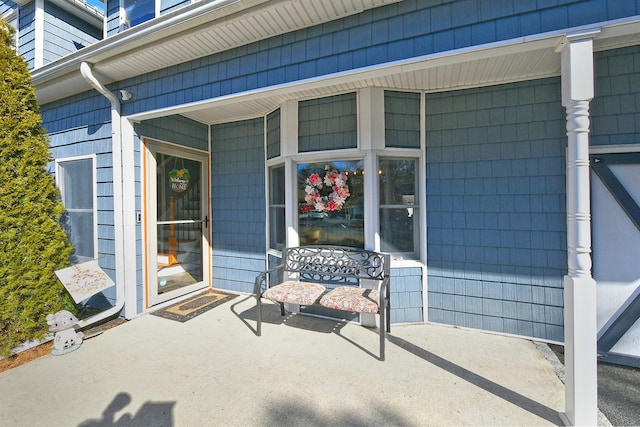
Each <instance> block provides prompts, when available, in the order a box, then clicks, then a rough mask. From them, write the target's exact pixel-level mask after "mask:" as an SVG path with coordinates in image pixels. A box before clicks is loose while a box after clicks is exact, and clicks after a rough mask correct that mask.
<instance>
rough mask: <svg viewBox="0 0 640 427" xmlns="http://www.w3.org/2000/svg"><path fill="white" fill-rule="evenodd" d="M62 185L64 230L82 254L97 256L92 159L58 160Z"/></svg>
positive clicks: (83, 256) (75, 253)
mask: <svg viewBox="0 0 640 427" xmlns="http://www.w3.org/2000/svg"><path fill="white" fill-rule="evenodd" d="M58 171H59V173H60V177H59V185H60V193H61V195H62V203H63V204H64V206H65V209H66V212H65V221H64V223H65V224H64V225H65V230H66V232H67V236H68V238H69V241H70V242H71V243H72V244H73V247H74V249H75V252H74V255H75V256H77V257H80V258H89V259H91V258H94V255H95V252H94V251H95V236H94V229H95V227H94V225H95V217H94V206H93V203H94V194H93V187H94V182H93V160H92V159H81V160H70V161H63V162H60V163H58Z"/></svg>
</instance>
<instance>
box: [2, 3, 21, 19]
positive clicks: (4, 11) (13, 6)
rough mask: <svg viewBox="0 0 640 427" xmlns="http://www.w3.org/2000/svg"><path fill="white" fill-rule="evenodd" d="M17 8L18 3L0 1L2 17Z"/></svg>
mask: <svg viewBox="0 0 640 427" xmlns="http://www.w3.org/2000/svg"><path fill="white" fill-rule="evenodd" d="M16 9H18V5H17V4H15V3H14V2H12V1H11V0H3V1H1V2H0V15H2V16H3V17H4V16H6V15H8V14H10V13H12V12H13V11H14V10H16Z"/></svg>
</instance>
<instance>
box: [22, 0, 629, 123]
mask: <svg viewBox="0 0 640 427" xmlns="http://www.w3.org/2000/svg"><path fill="white" fill-rule="evenodd" d="M395 1H397V0H359V1H355V0H351V1H350V0H299V1H287V0H243V1H238V0H217V1H213V2H208V3H205V4H202V3H196V4H194V5H192V6H189V7H188V8H185V9H183V10H182V11H179V12H181V13H180V14H179V15H176V14H171V15H167V16H164V17H162V18H158V19H157V20H153V21H149V22H147V23H145V24H141V25H140V26H138V27H134V28H133V29H131V30H128V31H125V32H123V33H121V34H118V35H116V36H113V37H110V38H109V39H107V40H103V41H101V42H99V43H96V44H95V45H92V46H90V47H87V48H85V49H82V50H80V51H78V52H76V53H74V54H72V55H69V56H68V57H65V58H63V59H61V60H59V61H56V62H54V63H52V64H49V65H48V66H45V67H43V68H42V69H39V70H37V71H36V72H35V73H34V76H33V81H34V84H35V86H36V90H37V94H38V100H39V102H40V103H42V104H44V103H47V102H51V101H54V100H56V99H61V98H64V97H67V96H70V95H73V94H76V93H80V92H83V91H86V90H89V89H91V88H90V86H89V85H88V84H87V82H86V81H84V79H83V78H82V77H81V75H80V72H79V67H80V63H82V62H84V61H86V62H89V63H91V64H92V67H93V70H94V73H95V74H96V75H97V76H98V77H99V78H100V80H101V82H102V83H103V84H109V83H113V82H116V81H122V80H125V79H127V78H130V77H134V76H138V75H143V74H145V73H147V72H151V71H154V70H158V69H162V68H166V67H169V66H173V65H176V64H179V63H183V62H186V61H190V60H193V59H196V58H200V57H203V56H207V55H211V54H214V53H217V52H221V51H224V50H227V49H231V48H233V47H237V46H241V45H244V44H248V43H251V42H255V41H258V40H262V39H266V38H268V37H272V36H274V35H277V34H283V33H287V32H290V31H294V30H295V29H298V28H305V27H308V26H311V25H316V24H319V23H322V22H327V21H330V20H333V19H338V18H340V17H342V16H347V15H350V14H355V13H358V12H360V11H362V10H365V9H367V8H373V7H378V6H382V5H384V4H388V3H391V2H395ZM592 30H596V31H597V35H596V36H595V37H594V48H595V50H597V51H600V50H608V49H613V48H618V47H625V46H631V45H637V44H640V16H636V17H632V18H625V19H621V20H615V21H607V22H603V23H600V24H599V25H593V26H588V27H577V28H572V29H568V30H565V31H555V32H550V33H544V34H539V35H535V36H531V37H522V38H517V39H512V40H506V41H501V42H496V43H491V44H486V45H482V46H474V47H469V48H464V49H457V50H452V51H448V52H445V53H437V54H433V55H426V56H422V57H417V58H412V59H410V60H402V61H397V62H392V63H386V64H382V65H377V66H373V67H366V68H362V69H357V70H352V71H348V72H342V73H335V74H331V75H327V76H323V77H319V78H313V79H308V80H301V81H297V82H293V83H289V84H284V85H279V86H272V87H269V88H264V89H257V90H253V91H247V92H243V93H238V94H233V95H228V96H224V97H219V98H216V99H215V100H211V101H202V102H196V103H192V104H186V105H183V106H179V107H172V108H170V109H166V110H156V111H150V112H145V113H143V114H138V115H136V116H135V118H136V119H138V120H143V119H147V118H153V117H161V116H166V115H168V114H182V115H184V116H186V117H189V118H191V119H193V120H196V121H198V122H202V123H205V124H215V123H222V122H227V121H233V120H240V119H244V118H250V117H256V116H259V115H264V114H266V113H268V112H269V111H271V110H273V109H274V108H276V107H277V106H278V105H280V104H282V103H283V102H286V101H288V100H292V99H304V98H311V97H319V96H326V95H331V94H336V93H342V92H345V91H351V90H356V89H359V88H363V87H382V88H387V89H396V90H408V91H426V92H437V91H444V90H455V89H463V88H470V87H479V86H486V85H495V84H502V83H508V82H514V81H522V80H531V79H538V78H544V77H551V76H558V75H559V74H560V54H559V53H558V51H557V50H558V46H560V45H561V44H562V43H563V42H564V41H565V40H566V36H567V34H571V33H575V32H588V31H592ZM118 89H126V87H122V88H118ZM134 96H135V94H134Z"/></svg>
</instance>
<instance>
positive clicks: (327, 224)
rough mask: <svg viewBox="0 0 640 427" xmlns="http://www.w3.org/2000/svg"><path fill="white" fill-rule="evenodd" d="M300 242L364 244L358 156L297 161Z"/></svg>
mask: <svg viewBox="0 0 640 427" xmlns="http://www.w3.org/2000/svg"><path fill="white" fill-rule="evenodd" d="M298 234H299V237H300V244H301V245H305V244H326V245H339V246H351V247H355V248H364V175H363V161H362V160H330V161H326V162H318V163H300V164H298Z"/></svg>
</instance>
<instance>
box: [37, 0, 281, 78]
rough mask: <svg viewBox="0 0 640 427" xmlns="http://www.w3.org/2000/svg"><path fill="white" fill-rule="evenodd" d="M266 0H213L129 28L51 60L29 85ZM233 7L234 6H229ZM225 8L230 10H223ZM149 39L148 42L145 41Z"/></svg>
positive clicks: (244, 9) (39, 70)
mask: <svg viewBox="0 0 640 427" xmlns="http://www.w3.org/2000/svg"><path fill="white" fill-rule="evenodd" d="M266 2H268V0H251V1H248V0H244V1H240V0H216V1H211V2H198V3H196V4H194V5H193V6H194V7H193V8H191V9H189V10H186V8H185V9H181V10H180V11H179V13H170V14H167V15H166V16H162V17H159V18H156V19H152V20H151V21H148V22H146V23H143V24H140V25H138V26H137V27H135V28H133V29H129V30H127V31H124V32H122V33H120V34H116V35H114V36H111V37H107V38H105V39H103V40H101V41H99V42H97V43H94V44H92V45H91V46H88V47H85V48H83V49H80V50H79V51H77V52H76V53H72V54H70V55H67V56H64V57H63V58H61V59H60V60H58V61H54V62H53V63H51V64H48V65H47V66H45V67H42V68H39V69H37V70H34V72H33V73H32V82H33V84H34V86H37V85H38V84H41V83H43V82H46V81H49V80H51V79H54V78H57V77H60V76H63V75H65V74H68V73H72V72H75V71H77V66H78V62H87V61H90V62H96V60H100V59H99V58H100V57H103V56H104V57H111V56H113V55H114V54H115V53H114V52H116V51H119V50H124V51H129V50H131V49H133V48H134V47H135V48H139V47H140V45H141V43H143V44H146V43H150V42H152V41H153V40H154V38H163V37H168V36H169V35H170V34H166V33H167V32H170V33H171V34H173V33H179V32H181V31H184V30H186V29H189V28H191V27H193V26H197V25H199V24H202V23H204V22H207V21H212V20H213V21H215V20H216V19H221V18H225V17H227V16H230V15H233V14H234V13H238V12H240V11H246V10H248V9H250V8H252V7H255V6H257V5H260V4H262V3H266ZM233 5H236V7H230V6H233ZM226 8H228V9H229V10H224V9H226ZM216 12H217V15H219V16H217V17H216V18H213V19H211V18H207V16H206V15H208V14H211V13H216ZM145 38H149V41H148V42H147V41H145Z"/></svg>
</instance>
